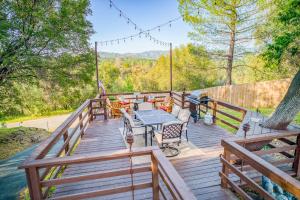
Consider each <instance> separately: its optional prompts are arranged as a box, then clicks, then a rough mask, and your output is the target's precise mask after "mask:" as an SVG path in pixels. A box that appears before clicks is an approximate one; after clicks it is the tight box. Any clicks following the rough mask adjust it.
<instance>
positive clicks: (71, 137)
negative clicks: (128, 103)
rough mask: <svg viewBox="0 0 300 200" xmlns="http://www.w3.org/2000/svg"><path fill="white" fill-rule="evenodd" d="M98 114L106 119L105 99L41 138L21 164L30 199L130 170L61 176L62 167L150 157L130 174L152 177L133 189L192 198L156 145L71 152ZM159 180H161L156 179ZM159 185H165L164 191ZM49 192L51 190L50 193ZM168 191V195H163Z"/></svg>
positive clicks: (87, 104)
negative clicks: (130, 148)
mask: <svg viewBox="0 0 300 200" xmlns="http://www.w3.org/2000/svg"><path fill="white" fill-rule="evenodd" d="M98 115H103V117H104V119H106V118H107V113H106V101H105V99H104V98H99V99H91V100H86V101H85V102H84V103H83V104H82V105H81V106H80V107H79V108H78V109H77V110H76V111H75V112H74V113H73V114H72V115H70V116H69V117H68V118H67V119H66V120H65V121H64V122H63V123H62V124H61V125H60V126H59V127H58V128H57V129H56V130H55V131H54V132H53V133H52V134H51V136H50V137H49V138H48V139H46V140H45V141H43V142H42V143H41V144H40V145H39V146H38V147H37V148H36V149H35V151H34V152H33V153H32V154H31V156H30V157H29V158H28V159H27V160H26V161H25V162H24V163H23V164H22V166H20V168H24V169H25V172H26V177H27V183H28V189H29V193H30V197H31V199H34V200H36V199H46V198H48V197H49V196H51V194H52V193H53V187H56V186H57V185H61V184H67V183H75V182H80V181H86V180H94V179H101V178H107V177H115V176H122V175H126V174H129V173H130V172H131V170H130V169H120V170H116V171H106V172H101V173H98V172H97V173H93V174H86V175H76V174H74V175H72V176H71V177H63V176H62V174H63V172H64V170H65V169H66V168H67V167H69V166H71V165H74V164H84V163H91V162H100V161H107V160H116V159H122V158H129V157H137V156H144V155H148V156H151V160H150V162H151V166H145V167H135V168H134V169H133V171H132V172H133V173H142V172H146V171H149V172H151V173H152V179H151V180H149V182H147V183H142V184H137V185H134V186H133V188H134V190H139V189H143V188H148V187H152V188H153V197H154V199H159V194H161V195H160V196H161V197H162V198H163V199H166V198H168V195H171V197H172V198H173V199H195V198H194V196H193V194H192V192H191V191H190V190H189V189H188V187H186V185H185V183H184V181H183V180H182V179H181V177H180V176H179V175H178V173H177V172H176V170H175V169H174V167H173V166H172V165H171V163H170V162H169V161H168V160H167V159H166V158H165V157H164V155H163V154H162V153H161V151H160V150H159V149H157V148H152V147H149V148H141V149H135V150H133V151H132V152H128V150H121V151H118V152H112V153H106V154H103V153H101V152H100V153H97V154H86V155H72V153H73V152H74V150H75V149H76V147H77V144H78V143H79V142H80V138H81V137H82V136H83V135H84V134H85V130H86V128H87V126H88V124H89V123H90V122H91V121H93V120H94V119H95V118H96V117H97V116H98ZM158 179H159V180H160V181H158ZM162 184H164V185H165V187H164V188H167V191H166V190H163V189H162V188H163V186H162ZM131 189H132V186H128V187H122V188H114V189H109V190H100V191H93V192H86V193H78V194H74V195H66V196H60V197H58V196H54V197H51V198H54V199H82V198H87V197H95V196H101V195H108V194H114V193H119V192H126V191H130V190H131ZM49 191H50V192H49ZM166 192H168V194H165V193H166Z"/></svg>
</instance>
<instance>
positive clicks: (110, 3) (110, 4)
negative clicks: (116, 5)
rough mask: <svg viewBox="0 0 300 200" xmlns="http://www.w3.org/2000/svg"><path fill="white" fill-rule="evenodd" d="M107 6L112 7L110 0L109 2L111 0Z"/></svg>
mask: <svg viewBox="0 0 300 200" xmlns="http://www.w3.org/2000/svg"><path fill="white" fill-rule="evenodd" d="M109 7H110V8H111V7H112V2H111V0H109Z"/></svg>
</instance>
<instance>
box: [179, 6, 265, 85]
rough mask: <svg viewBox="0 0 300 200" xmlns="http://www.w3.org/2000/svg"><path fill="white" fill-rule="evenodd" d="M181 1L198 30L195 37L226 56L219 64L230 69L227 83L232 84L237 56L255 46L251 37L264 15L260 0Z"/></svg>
mask: <svg viewBox="0 0 300 200" xmlns="http://www.w3.org/2000/svg"><path fill="white" fill-rule="evenodd" d="M178 1H179V3H180V4H179V5H180V6H179V10H180V12H181V13H182V15H183V17H184V20H185V21H187V22H188V23H190V24H191V25H192V26H193V28H194V30H195V31H194V32H192V33H190V36H191V38H192V39H194V40H196V41H198V42H200V43H201V44H202V45H204V46H205V47H206V48H207V49H208V50H210V51H211V52H212V53H211V55H213V56H214V57H215V59H217V60H223V62H220V63H219V64H221V66H219V67H220V68H221V69H225V70H226V84H232V70H233V68H234V65H235V62H234V61H235V59H236V58H237V59H239V58H241V57H242V56H243V55H244V54H245V53H246V52H249V51H253V50H255V48H254V47H253V45H251V41H253V36H252V32H253V31H254V30H255V27H256V24H257V22H258V21H257V18H258V17H259V15H260V12H258V7H257V1H256V0H221V1H220V0H200V1H193V0H178ZM249 47H251V48H249ZM224 61H226V62H224Z"/></svg>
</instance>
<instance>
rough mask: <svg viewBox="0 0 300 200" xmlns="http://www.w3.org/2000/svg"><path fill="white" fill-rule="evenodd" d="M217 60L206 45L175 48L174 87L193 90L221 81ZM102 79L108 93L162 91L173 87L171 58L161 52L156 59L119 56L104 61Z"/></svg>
mask: <svg viewBox="0 0 300 200" xmlns="http://www.w3.org/2000/svg"><path fill="white" fill-rule="evenodd" d="M211 68H215V65H214V62H213V61H211V60H210V58H209V56H208V53H207V52H206V51H205V49H204V48H203V47H197V46H193V45H191V44H190V45H187V46H182V47H180V48H175V49H174V51H173V89H175V90H184V89H186V90H193V89H199V88H205V87H210V86H214V85H216V84H218V81H217V80H219V79H220V78H221V76H219V75H218V73H217V70H212V69H211ZM99 71H100V79H101V80H102V81H103V82H104V85H105V87H106V88H107V90H108V92H122V91H162V90H169V89H170V58H169V55H162V56H160V57H159V58H158V60H157V61H155V60H146V59H132V58H126V59H121V58H116V59H108V60H103V61H102V62H101V63H100V67H99Z"/></svg>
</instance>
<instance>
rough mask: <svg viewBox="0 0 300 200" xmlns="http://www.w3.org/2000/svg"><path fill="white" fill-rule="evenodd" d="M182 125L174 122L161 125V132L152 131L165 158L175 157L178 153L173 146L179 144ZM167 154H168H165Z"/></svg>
mask: <svg viewBox="0 0 300 200" xmlns="http://www.w3.org/2000/svg"><path fill="white" fill-rule="evenodd" d="M182 126H183V124H182V123H180V122H178V121H174V122H168V123H165V124H163V127H162V130H161V131H154V134H155V138H156V141H157V143H158V145H159V147H160V148H161V149H162V151H163V152H164V153H165V154H166V156H167V157H173V156H177V155H178V154H179V153H180V151H179V149H178V148H176V147H174V146H173V144H177V145H178V146H179V144H180V143H181V133H182ZM167 152H169V153H167Z"/></svg>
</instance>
